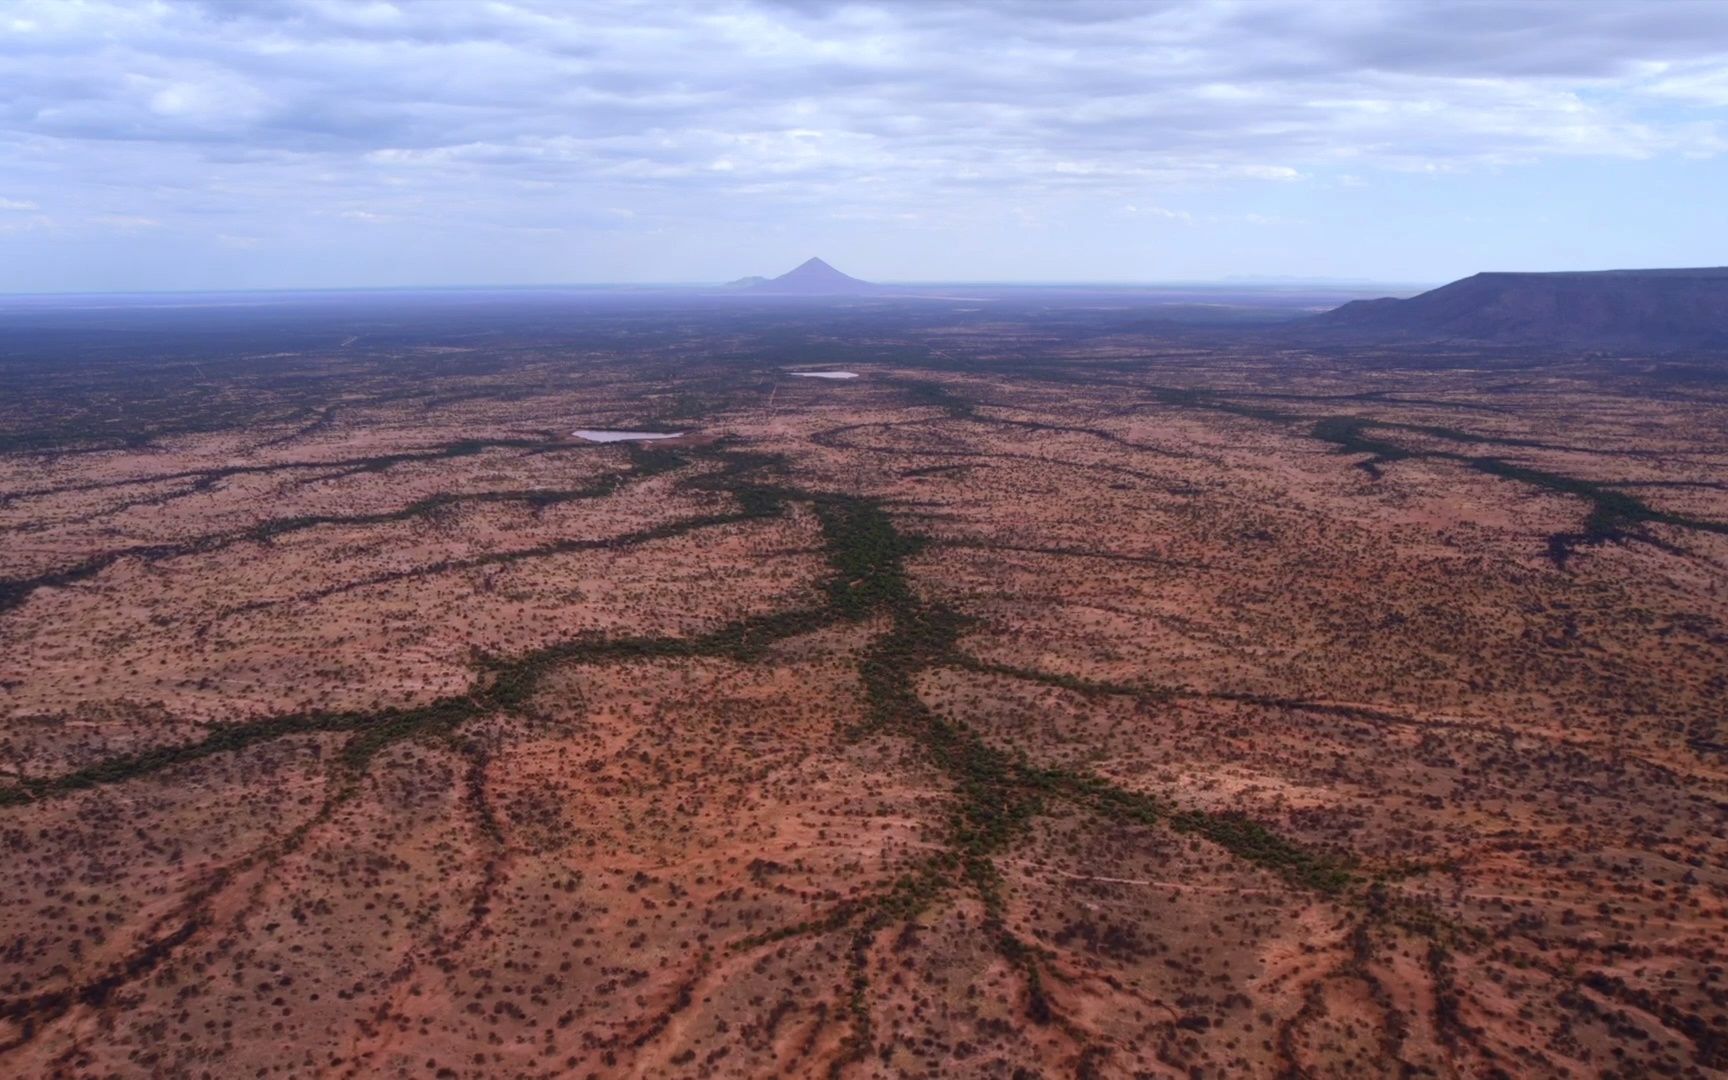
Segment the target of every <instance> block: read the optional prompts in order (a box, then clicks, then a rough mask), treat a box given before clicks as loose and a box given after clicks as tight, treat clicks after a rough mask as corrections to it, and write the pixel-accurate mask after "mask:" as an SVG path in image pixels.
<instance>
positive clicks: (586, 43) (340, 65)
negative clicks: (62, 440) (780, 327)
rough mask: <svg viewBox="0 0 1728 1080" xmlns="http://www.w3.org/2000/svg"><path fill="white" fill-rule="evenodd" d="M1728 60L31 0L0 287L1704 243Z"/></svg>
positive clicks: (1021, 26)
mask: <svg viewBox="0 0 1728 1080" xmlns="http://www.w3.org/2000/svg"><path fill="white" fill-rule="evenodd" d="M1725 73H1728V6H1724V5H1720V4H1711V3H1693V2H1687V0H1678V2H1674V3H1667V4H1662V5H1650V4H1644V3H1623V2H1603V3H1591V4H1582V5H1560V4H1546V3H1526V2H1493V3H1479V2H1443V3H1426V4H1414V3H1410V4H1405V3H1336V4H1327V5H1313V4H1305V3H1293V2H1283V0H1266V2H1261V3H1243V2H1233V0H1210V2H1208V0H1195V2H1178V3H1171V4H1164V5H1158V6H1156V7H1154V6H1150V5H1122V4H1114V3H1092V2H1074V3H1067V4H1062V5H1049V4H1038V3H1022V2H1004V3H996V4H967V3H953V2H941V0H931V2H928V3H921V4H917V5H910V4H880V3H855V4H854V3H820V2H799V3H792V2H776V0H732V2H716V3H702V4H692V3H671V4H659V5H652V6H651V5H646V4H634V3H606V4H600V3H551V2H543V0H519V2H512V3H497V4H488V5H485V6H480V5H466V4H406V3H404V4H390V3H331V2H323V0H286V2H282V3H272V4H268V5H266V4H212V3H203V2H197V0H168V2H164V3H158V4H151V5H133V4H124V3H108V2H102V0H96V2H92V3H88V4H80V5H72V4H66V3H59V2H54V0H47V2H44V0H24V2H20V3H15V4H12V5H9V6H8V7H7V9H6V11H5V13H4V14H3V15H0V87H3V88H4V89H5V91H6V93H5V95H4V99H3V100H4V104H0V140H4V144H5V147H6V154H5V158H4V161H3V162H0V292H4V293H8V294H25V293H28V294H40V293H114V292H142V291H151V292H155V291H215V290H237V289H238V290H300V289H305V290H318V289H340V288H449V287H496V286H507V287H545V286H585V285H614V286H643V285H668V284H692V285H693V284H712V283H720V282H725V281H728V280H731V279H734V278H738V277H743V276H747V275H768V276H772V275H774V274H778V273H781V272H784V271H785V270H787V269H790V268H791V267H792V266H794V265H796V264H797V263H798V262H801V261H802V260H803V259H804V258H806V257H808V256H810V255H812V254H820V255H821V256H822V257H823V258H825V259H827V260H828V261H829V262H831V263H833V264H834V265H835V266H837V267H839V268H841V269H842V270H844V271H845V272H847V273H849V274H852V275H854V276H857V277H859V278H863V279H866V280H871V281H880V282H891V283H933V284H956V283H958V284H966V283H971V284H1004V285H1007V284H1049V285H1065V284H1099V285H1103V284H1114V285H1164V284H1196V283H1202V282H1212V283H1226V284H1227V283H1230V282H1231V281H1232V280H1233V279H1234V280H1235V281H1237V282H1241V281H1258V282H1268V281H1275V280H1278V279H1290V280H1294V281H1297V282H1321V283H1352V284H1356V283H1362V284H1369V283H1389V284H1404V283H1426V284H1438V283H1441V282H1445V281H1448V280H1452V279H1455V278H1458V277H1463V276H1466V275H1468V274H1471V273H1475V272H1478V271H1482V270H1527V271H1535V270H1595V269H1619V268H1634V267H1678V266H1712V265H1720V264H1722V263H1723V262H1724V261H1728V256H1724V254H1723V251H1724V244H1723V241H1724V239H1728V209H1725V208H1724V206H1723V200H1722V199H1721V198H1720V191H1721V190H1723V189H1724V188H1728V170H1725V169H1724V167H1723V160H1724V158H1723V155H1724V153H1725V152H1728V74H1725Z"/></svg>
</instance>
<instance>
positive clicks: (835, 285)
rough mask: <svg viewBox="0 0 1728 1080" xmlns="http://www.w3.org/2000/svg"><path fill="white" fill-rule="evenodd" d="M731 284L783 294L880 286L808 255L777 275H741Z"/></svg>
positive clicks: (856, 291)
mask: <svg viewBox="0 0 1728 1080" xmlns="http://www.w3.org/2000/svg"><path fill="white" fill-rule="evenodd" d="M729 287H730V288H734V289H748V290H750V291H751V292H757V293H774V294H777V295H781V296H859V295H863V294H865V293H873V292H876V291H878V290H879V289H880V288H881V286H880V285H873V284H871V283H870V282H868V281H859V280H858V279H857V278H855V277H853V276H851V275H850V274H842V273H841V272H840V271H838V270H836V269H834V268H833V267H832V266H829V265H828V264H827V263H825V262H823V261H822V260H821V259H806V260H804V261H803V262H802V263H799V264H798V265H797V266H795V267H793V268H792V269H791V270H788V271H787V272H786V273H784V274H781V275H780V276H779V277H777V278H763V277H747V278H739V279H738V280H737V281H734V282H731V283H730V285H729Z"/></svg>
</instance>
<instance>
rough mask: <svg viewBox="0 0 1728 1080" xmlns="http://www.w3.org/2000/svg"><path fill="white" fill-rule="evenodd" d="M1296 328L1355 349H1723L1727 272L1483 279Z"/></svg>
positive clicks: (1364, 304)
mask: <svg viewBox="0 0 1728 1080" xmlns="http://www.w3.org/2000/svg"><path fill="white" fill-rule="evenodd" d="M1297 329H1299V330H1300V331H1302V332H1305V333H1312V334H1316V335H1319V336H1321V337H1325V338H1331V339H1342V340H1352V341H1388V342H1393V341H1439V340H1445V341H1470V342H1490V343H1496V344H1508V345H1517V344H1532V345H1538V344H1543V345H1572V346H1581V347H1614V346H1628V347H1639V348H1663V349H1674V348H1688V347H1706V346H1723V345H1728V267H1711V268H1703V269H1692V270H1600V271H1594V272H1582V273H1549V274H1518V273H1486V274H1476V275H1474V276H1473V277H1467V278H1464V279H1462V280H1460V281H1454V282H1452V283H1451V284H1450V285H1442V286H1441V287H1440V288H1438V289H1433V290H1431V291H1429V292H1425V293H1422V294H1421V295H1419V296H1412V297H1410V298H1409V299H1408V300H1395V299H1382V300H1354V301H1351V302H1350V303H1348V304H1345V305H1343V306H1342V307H1339V308H1336V309H1334V310H1332V311H1329V312H1326V313H1325V314H1323V315H1318V316H1315V317H1314V318H1312V319H1308V320H1305V322H1304V324H1302V325H1301V326H1300V327H1298V328H1297Z"/></svg>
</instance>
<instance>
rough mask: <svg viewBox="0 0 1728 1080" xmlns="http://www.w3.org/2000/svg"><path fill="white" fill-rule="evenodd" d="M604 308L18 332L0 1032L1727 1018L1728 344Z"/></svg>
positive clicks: (742, 1070)
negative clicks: (204, 328)
mask: <svg viewBox="0 0 1728 1080" xmlns="http://www.w3.org/2000/svg"><path fill="white" fill-rule="evenodd" d="M576 322H577V323H578V324H579V325H580V331H579V332H578V331H575V330H570V331H566V330H565V329H564V328H562V326H561V324H560V325H547V326H543V327H540V328H538V329H535V330H534V331H533V332H532V333H530V332H529V331H528V330H519V331H513V332H496V331H488V332H487V333H478V332H476V333H459V332H457V330H458V329H460V328H455V329H450V331H449V332H448V333H442V334H416V333H412V332H410V331H409V330H405V329H403V328H402V327H401V326H399V325H395V324H391V325H392V326H394V329H390V330H388V331H387V332H386V331H378V330H377V329H376V327H375V326H373V324H366V325H363V326H357V327H353V328H350V327H341V328H337V329H340V332H337V329H332V330H331V332H330V333H329V334H328V338H329V340H328V341H321V340H319V339H317V335H316V334H314V333H312V332H311V331H305V332H297V333H296V335H290V336H292V338H293V340H292V341H291V342H290V343H289V344H287V345H283V344H281V343H279V342H276V341H274V340H273V339H271V338H270V337H269V336H268V335H267V334H266V332H265V330H263V329H258V328H252V329H248V330H247V331H246V332H247V333H248V334H251V335H253V336H252V337H251V338H244V337H243V335H241V334H240V333H239V331H235V330H233V329H232V328H230V329H228V330H225V331H224V332H223V333H222V334H215V333H212V334H210V335H208V336H199V335H196V334H193V333H192V332H191V331H184V332H182V337H179V338H173V339H172V340H170V339H169V338H168V337H165V336H160V335H159V336H157V337H152V338H150V339H149V340H148V342H147V346H140V347H138V348H137V349H135V350H131V351H128V350H126V349H121V348H120V347H119V346H118V345H116V344H114V343H113V342H109V343H107V344H105V345H92V346H90V348H89V349H88V350H86V351H78V350H76V349H73V348H71V347H70V346H63V345H60V344H53V343H50V344H49V345H42V346H41V347H40V348H41V349H43V350H49V351H50V352H52V350H51V349H50V345H52V348H53V349H62V350H63V351H61V352H52V355H50V354H49V353H48V352H44V353H42V357H41V358H37V359H34V360H32V359H31V358H30V357H31V356H34V355H36V354H30V355H25V354H27V353H29V349H28V348H21V350H20V351H19V353H18V355H17V356H9V358H4V360H5V362H4V363H0V380H4V383H5V386H6V387H7V388H8V389H7V390H6V392H5V393H0V432H3V433H4V437H3V438H0V450H3V451H4V453H3V454H0V495H3V496H4V497H3V500H0V578H3V579H4V580H3V581H0V851H3V852H4V858H0V879H3V885H0V894H3V895H4V897H5V900H6V902H5V903H4V904H3V905H0V1074H3V1075H6V1076H17V1077H48V1076H80V1077H83V1076H89V1077H97V1076H101V1077H107V1076H124V1077H144V1076H170V1077H182V1076H184V1077H212V1078H218V1080H227V1078H235V1077H254V1076H256V1077H271V1076H293V1077H302V1076H305V1077H313V1076H318V1077H332V1078H335V1077H378V1076H384V1077H397V1076H400V1077H562V1076H572V1077H588V1076H602V1077H610V1076H630V1077H684V1076H749V1077H757V1076H772V1075H790V1076H805V1075H826V1076H840V1077H889V1076H929V1077H938V1076H940V1077H968V1076H977V1077H1002V1078H1030V1077H1041V1076H1045V1077H1066V1076H1081V1077H1165V1076H1169V1077H1225V1076H1289V1077H1332V1076H1352V1077H1359V1076H1385V1077H1410V1076H1434V1077H1546V1076H1574V1077H1585V1076H1617V1077H1625V1078H1632V1077H1648V1076H1684V1077H1702V1076H1722V1075H1728V974H1725V972H1724V965H1725V964H1728V732H1725V730H1724V727H1725V722H1724V717H1725V715H1728V705H1725V701H1728V380H1724V379H1723V378H1722V377H1721V376H1720V374H1719V369H1716V368H1713V367H1711V366H1710V365H1709V364H1707V363H1704V362H1696V361H1690V360H1684V361H1683V360H1650V359H1646V358H1640V357H1633V356H1592V357H1588V358H1578V357H1574V356H1552V355H1541V354H1535V353H1519V354H1512V353H1506V354H1498V355H1490V354H1482V353H1477V352H1468V351H1463V350H1452V351H1446V350H1426V351H1423V350H1414V349H1412V350H1406V351H1404V352H1402V353H1397V354H1392V353H1386V354H1381V353H1375V352H1372V351H1369V350H1356V351H1350V352H1332V353H1314V352H1294V351H1288V350H1281V349H1278V348H1276V347H1273V346H1270V345H1255V344H1245V343H1241V342H1238V343H1235V344H1218V343H1212V344H1206V343H1195V342H1192V341H1179V340H1174V339H1168V340H1166V339H1157V338H1153V337H1150V336H1148V332H1147V331H1145V330H1144V329H1137V328H1135V326H1134V325H1133V323H1132V320H1129V319H1124V318H1117V317H1115V316H1113V315H1110V314H1109V313H1098V312H1092V311H1090V309H1078V310H1076V311H1073V312H1067V313H1058V314H1051V313H1050V312H1048V311H1045V310H1044V309H1038V310H1036V311H1030V312H1015V311H1002V310H993V309H992V310H983V311H980V310H979V306H978V305H977V304H971V305H967V304H964V303H959V302H954V303H951V304H946V305H945V304H943V303H938V302H935V301H928V302H924V303H923V304H922V305H918V306H909V307H908V308H907V309H900V308H896V307H894V306H893V305H891V304H887V303H882V304H878V305H876V306H871V305H869V304H861V305H858V306H855V307H852V308H847V309H844V310H842V311H839V312H832V311H829V312H824V311H820V310H817V309H814V308H804V307H797V306H789V307H787V308H786V309H785V310H783V311H775V310H773V309H763V310H760V311H755V312H752V313H750V314H749V315H748V317H746V316H745V315H744V314H738V313H736V312H730V313H729V312H728V311H726V310H723V309H721V308H715V309H714V310H713V311H708V310H705V309H703V308H701V307H700V306H698V307H695V308H692V309H690V310H679V311H659V310H654V311H646V310H635V309H630V310H620V311H611V312H604V311H603V312H597V313H591V314H589V315H586V316H584V317H583V318H582V319H580V320H576ZM284 333H285V334H286V333H287V331H286V330H285V331H284ZM825 368H826V369H837V368H844V369H846V370H849V371H854V372H857V373H858V375H859V377H858V378H857V379H854V380H849V381H840V380H832V381H830V380H817V379H808V378H797V377H791V376H789V375H788V374H786V373H787V372H789V371H808V370H821V369H825ZM590 428H595V429H611V428H617V429H631V430H653V431H668V432H671V431H683V432H688V433H689V434H688V435H687V436H686V437H684V438H682V439H677V440H671V441H668V442H658V443H655V442H624V443H604V444H602V443H592V442H587V441H584V440H581V439H578V438H575V437H573V436H572V435H571V432H573V431H575V430H577V429H590Z"/></svg>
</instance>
